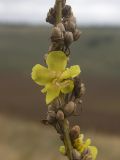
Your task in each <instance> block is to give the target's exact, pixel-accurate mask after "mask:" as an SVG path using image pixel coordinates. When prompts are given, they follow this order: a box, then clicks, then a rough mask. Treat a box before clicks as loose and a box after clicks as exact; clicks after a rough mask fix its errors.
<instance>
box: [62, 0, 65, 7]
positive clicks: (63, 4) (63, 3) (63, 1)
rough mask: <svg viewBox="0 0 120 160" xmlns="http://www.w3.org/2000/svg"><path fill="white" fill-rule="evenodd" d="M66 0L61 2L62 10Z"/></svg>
mask: <svg viewBox="0 0 120 160" xmlns="http://www.w3.org/2000/svg"><path fill="white" fill-rule="evenodd" d="M65 3H66V0H62V8H63V7H65Z"/></svg>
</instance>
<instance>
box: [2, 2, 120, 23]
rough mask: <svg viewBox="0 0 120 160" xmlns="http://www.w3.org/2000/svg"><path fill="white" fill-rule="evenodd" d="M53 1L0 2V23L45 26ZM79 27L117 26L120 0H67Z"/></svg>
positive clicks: (119, 17) (119, 19)
mask: <svg viewBox="0 0 120 160" xmlns="http://www.w3.org/2000/svg"><path fill="white" fill-rule="evenodd" d="M54 2H55V0H0V22H2V23H26V24H27V23H28V24H45V18H46V14H47V11H48V9H49V8H50V7H52V6H53V5H54ZM67 4H70V5H71V6H72V8H73V11H74V14H75V16H76V18H77V22H78V23H79V24H81V25H119V26H120V0H99V1H98V0H67Z"/></svg>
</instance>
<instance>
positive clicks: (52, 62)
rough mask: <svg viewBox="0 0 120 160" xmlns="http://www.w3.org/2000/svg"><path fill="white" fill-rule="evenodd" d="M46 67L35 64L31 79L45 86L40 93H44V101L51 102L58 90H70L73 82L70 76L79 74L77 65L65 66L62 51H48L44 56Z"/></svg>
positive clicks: (64, 91) (65, 61) (65, 62)
mask: <svg viewBox="0 0 120 160" xmlns="http://www.w3.org/2000/svg"><path fill="white" fill-rule="evenodd" d="M46 63H47V65H48V68H46V67H44V66H42V65H40V64H37V65H35V66H34V67H33V69H32V79H33V80H34V81H35V82H36V83H37V84H38V85H40V86H45V87H44V88H43V89H42V93H46V103H47V104H49V103H51V102H52V101H53V100H54V99H55V98H57V97H58V96H59V94H60V92H62V93H64V94H67V93H70V92H72V90H73V88H74V83H73V80H72V78H74V77H76V76H77V75H79V74H80V72H81V71H80V67H79V66H78V65H75V66H71V67H70V68H66V66H67V57H66V55H65V54H64V52H62V51H53V52H50V53H49V54H48V56H47V58H46ZM65 68H66V69H65Z"/></svg>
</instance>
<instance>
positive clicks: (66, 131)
mask: <svg viewBox="0 0 120 160" xmlns="http://www.w3.org/2000/svg"><path fill="white" fill-rule="evenodd" d="M62 1H63V0H56V3H55V10H56V24H58V23H60V22H61V20H62ZM61 125H62V128H63V134H64V135H63V136H64V145H65V148H66V152H67V156H68V158H69V160H73V156H72V149H73V147H72V144H71V139H70V135H69V124H68V122H67V119H66V118H65V119H64V120H63V122H62V124H61Z"/></svg>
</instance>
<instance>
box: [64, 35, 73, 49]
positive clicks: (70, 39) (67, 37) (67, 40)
mask: <svg viewBox="0 0 120 160" xmlns="http://www.w3.org/2000/svg"><path fill="white" fill-rule="evenodd" d="M64 40H65V44H66V45H67V46H69V45H70V44H71V43H72V42H73V34H72V32H66V33H65V37H64Z"/></svg>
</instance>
